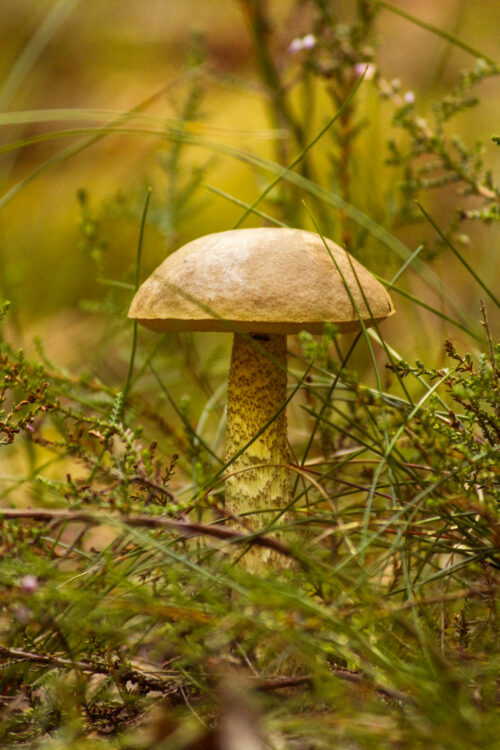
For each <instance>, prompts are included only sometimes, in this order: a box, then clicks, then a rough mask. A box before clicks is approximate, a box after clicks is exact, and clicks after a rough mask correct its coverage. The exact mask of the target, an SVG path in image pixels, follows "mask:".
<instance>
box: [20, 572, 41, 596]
mask: <svg viewBox="0 0 500 750" xmlns="http://www.w3.org/2000/svg"><path fill="white" fill-rule="evenodd" d="M19 585H20V587H21V589H22V590H23V591H24V593H25V594H34V593H35V591H36V590H37V588H38V586H39V581H38V578H37V577H36V576H33V575H27V576H24V578H21V581H20V583H19Z"/></svg>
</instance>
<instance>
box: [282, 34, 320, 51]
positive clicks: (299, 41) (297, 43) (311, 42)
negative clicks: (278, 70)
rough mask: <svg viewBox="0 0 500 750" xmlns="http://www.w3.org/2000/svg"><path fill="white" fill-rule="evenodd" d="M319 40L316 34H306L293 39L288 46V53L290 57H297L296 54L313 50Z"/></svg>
mask: <svg viewBox="0 0 500 750" xmlns="http://www.w3.org/2000/svg"><path fill="white" fill-rule="evenodd" d="M316 42H317V39H316V37H315V36H314V34H306V35H305V36H298V37H296V38H295V39H293V40H292V41H291V42H290V44H289V45H288V52H289V54H290V55H295V54H296V52H300V51H301V50H303V49H312V48H313V47H315V46H316Z"/></svg>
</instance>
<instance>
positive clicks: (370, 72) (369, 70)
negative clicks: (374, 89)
mask: <svg viewBox="0 0 500 750" xmlns="http://www.w3.org/2000/svg"><path fill="white" fill-rule="evenodd" d="M365 70H366V73H365V81H371V80H372V78H373V76H374V75H375V71H376V67H375V65H373V64H372V63H365V62H361V63H356V65H355V66H354V73H355V74H356V77H357V78H361V76H362V75H363V73H364V72H365Z"/></svg>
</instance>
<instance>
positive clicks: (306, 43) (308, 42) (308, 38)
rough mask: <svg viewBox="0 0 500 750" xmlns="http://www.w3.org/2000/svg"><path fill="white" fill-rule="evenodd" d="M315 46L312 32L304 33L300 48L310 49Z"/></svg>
mask: <svg viewBox="0 0 500 750" xmlns="http://www.w3.org/2000/svg"><path fill="white" fill-rule="evenodd" d="M315 46H316V37H315V36H314V34H306V35H305V37H303V39H302V49H312V48H313V47H315Z"/></svg>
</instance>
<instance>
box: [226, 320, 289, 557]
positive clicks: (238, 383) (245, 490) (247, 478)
mask: <svg viewBox="0 0 500 750" xmlns="http://www.w3.org/2000/svg"><path fill="white" fill-rule="evenodd" d="M252 338H253V339H255V341H256V343H257V344H258V345H259V346H260V347H261V348H262V350H264V351H263V352H261V351H258V350H257V348H256V347H255V346H253V345H252V342H251V341H248V339H247V338H244V337H243V336H240V335H238V334H235V335H234V341H233V352H232V357H231V369H230V373H229V384H228V402H227V430H226V460H227V461H229V460H230V459H231V458H232V457H233V456H234V455H235V454H236V453H237V452H238V451H239V450H241V448H242V447H243V446H244V445H246V444H247V443H248V442H249V441H250V440H251V439H252V438H253V437H254V436H255V435H256V434H257V433H258V432H259V430H260V429H262V427H263V426H264V425H265V424H267V422H269V421H270V420H271V419H272V417H273V416H274V415H275V414H276V413H277V412H278V410H279V409H280V408H281V407H282V406H283V404H284V402H285V400H286V384H287V376H286V336H285V335H282V334H265V335H264V334H253V335H252ZM264 352H265V353H267V355H268V356H266V354H265V353H264ZM272 360H274V361H272ZM275 363H278V364H279V365H281V367H278V366H277V364H275ZM287 463H288V445H287V429H286V412H285V409H283V410H282V411H281V412H280V413H279V414H278V416H277V417H276V418H275V419H274V421H273V422H271V424H270V425H269V427H268V428H267V429H266V430H265V431H264V432H263V433H262V435H259V437H258V438H257V439H256V440H255V441H254V442H253V443H252V444H251V445H250V446H249V447H248V448H247V450H246V451H245V452H244V453H242V454H241V456H239V457H238V458H236V459H235V461H234V462H233V463H232V464H231V466H229V467H228V470H227V471H228V474H229V475H230V476H228V479H227V480H226V507H227V509H228V511H229V512H230V513H232V514H233V515H236V516H243V515H244V514H247V513H250V514H251V515H245V517H244V521H245V524H247V525H249V526H250V527H251V528H253V529H257V528H262V527H265V526H267V525H268V524H269V523H271V522H272V520H273V519H274V518H275V517H276V515H277V513H278V512H279V509H280V508H285V507H286V506H287V505H288V504H289V503H290V499H291V487H290V478H289V474H288V469H287ZM252 467H256V468H252ZM261 511H262V512H261ZM280 520H281V521H283V520H284V519H283V518H281V519H280ZM274 536H275V538H279V533H278V532H277V533H275V534H274ZM273 557H274V558H276V559H275V561H273V560H272V558H273ZM277 558H278V555H277V553H275V552H273V551H272V550H264V549H262V548H255V547H254V548H253V549H252V550H251V552H250V553H248V554H247V555H245V558H244V559H245V561H246V564H247V566H248V567H250V568H252V569H258V568H259V567H260V565H261V564H266V563H268V562H272V563H273V562H276V564H277ZM281 563H282V561H280V564H281Z"/></svg>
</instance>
